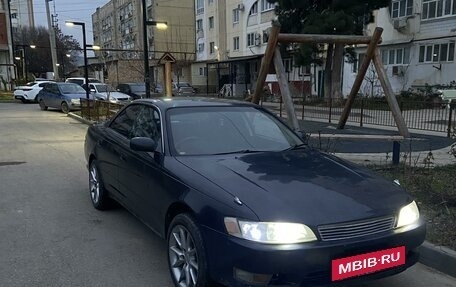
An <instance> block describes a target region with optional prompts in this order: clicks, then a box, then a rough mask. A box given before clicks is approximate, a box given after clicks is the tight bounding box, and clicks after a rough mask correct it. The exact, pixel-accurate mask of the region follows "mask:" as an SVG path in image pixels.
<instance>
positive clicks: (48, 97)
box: [36, 83, 86, 114]
mask: <svg viewBox="0 0 456 287" xmlns="http://www.w3.org/2000/svg"><path fill="white" fill-rule="evenodd" d="M85 97H86V91H85V90H84V89H83V88H82V87H81V86H79V85H77V84H73V83H49V84H47V85H46V86H44V87H43V89H41V91H39V93H38V95H36V100H37V101H38V104H39V105H40V108H41V110H43V111H45V110H47V109H48V108H56V109H60V110H61V111H62V112H64V113H65V114H67V113H68V112H69V111H71V110H77V109H80V108H81V101H80V98H85Z"/></svg>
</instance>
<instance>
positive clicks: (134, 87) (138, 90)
mask: <svg viewBox="0 0 456 287" xmlns="http://www.w3.org/2000/svg"><path fill="white" fill-rule="evenodd" d="M130 88H131V91H132V92H133V93H145V92H146V86H145V85H131V86H130Z"/></svg>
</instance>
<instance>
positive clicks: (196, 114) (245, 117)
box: [168, 106, 303, 155]
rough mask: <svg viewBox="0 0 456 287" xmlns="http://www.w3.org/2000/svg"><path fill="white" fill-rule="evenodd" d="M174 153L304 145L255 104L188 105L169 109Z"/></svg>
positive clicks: (230, 151) (229, 151) (251, 149)
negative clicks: (237, 105)
mask: <svg viewBox="0 0 456 287" xmlns="http://www.w3.org/2000/svg"><path fill="white" fill-rule="evenodd" d="M168 115H169V123H170V124H169V128H170V137H171V147H172V149H173V153H174V154H176V155H214V154H227V153H248V152H260V151H281V150H285V149H288V148H291V147H293V146H298V145H300V144H303V141H302V140H301V139H300V138H299V137H298V136H296V135H295V134H294V133H293V132H292V131H291V130H290V129H289V128H288V127H287V126H285V125H284V124H283V123H282V122H280V121H279V120H277V119H276V118H275V117H273V116H271V115H270V114H268V113H266V112H263V111H261V110H260V109H257V108H255V107H235V106H233V107H226V106H224V107H188V108H174V109H171V110H170V111H169V112H168Z"/></svg>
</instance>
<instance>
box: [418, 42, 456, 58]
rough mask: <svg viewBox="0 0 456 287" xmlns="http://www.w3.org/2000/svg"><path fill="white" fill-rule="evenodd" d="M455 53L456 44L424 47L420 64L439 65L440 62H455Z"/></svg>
mask: <svg viewBox="0 0 456 287" xmlns="http://www.w3.org/2000/svg"><path fill="white" fill-rule="evenodd" d="M454 52H455V42H449V43H443V44H435V45H422V46H420V53H419V59H418V61H419V62H420V63H438V62H453V61H454Z"/></svg>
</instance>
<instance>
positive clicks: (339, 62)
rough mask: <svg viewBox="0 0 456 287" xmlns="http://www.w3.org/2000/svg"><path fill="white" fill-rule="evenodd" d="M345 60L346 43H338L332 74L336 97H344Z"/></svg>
mask: <svg viewBox="0 0 456 287" xmlns="http://www.w3.org/2000/svg"><path fill="white" fill-rule="evenodd" d="M343 61H344V45H343V44H336V46H335V49H334V59H333V65H332V72H331V73H332V75H331V84H332V86H331V93H332V97H333V98H334V99H337V101H339V100H340V99H342V66H343Z"/></svg>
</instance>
